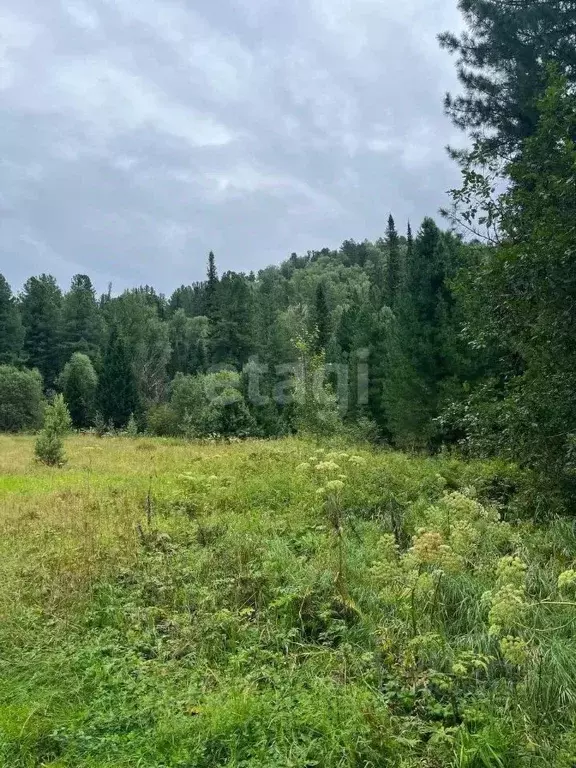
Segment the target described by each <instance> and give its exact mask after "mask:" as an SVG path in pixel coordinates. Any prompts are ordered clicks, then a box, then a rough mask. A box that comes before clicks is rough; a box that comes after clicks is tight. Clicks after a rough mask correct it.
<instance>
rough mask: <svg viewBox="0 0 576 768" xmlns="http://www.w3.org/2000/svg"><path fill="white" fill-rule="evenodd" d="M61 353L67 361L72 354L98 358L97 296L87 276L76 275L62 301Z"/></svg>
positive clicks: (100, 329)
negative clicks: (77, 353)
mask: <svg viewBox="0 0 576 768" xmlns="http://www.w3.org/2000/svg"><path fill="white" fill-rule="evenodd" d="M62 335H63V349H64V353H65V356H66V358H69V357H70V356H71V355H73V354H74V352H82V353H83V354H85V355H88V357H90V359H91V360H92V361H93V362H94V361H95V360H97V359H98V358H99V356H100V347H101V343H102V319H101V317H100V310H99V307H98V303H97V301H96V293H95V291H94V288H93V286H92V282H91V280H90V278H89V277H88V276H87V275H75V276H74V277H73V278H72V284H71V286H70V290H69V291H68V293H67V294H66V295H65V296H64V301H63V334H62Z"/></svg>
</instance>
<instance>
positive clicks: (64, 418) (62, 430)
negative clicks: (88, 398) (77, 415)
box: [35, 395, 72, 467]
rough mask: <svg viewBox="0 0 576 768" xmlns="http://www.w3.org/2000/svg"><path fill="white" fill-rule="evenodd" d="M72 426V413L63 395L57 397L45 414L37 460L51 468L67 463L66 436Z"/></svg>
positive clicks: (37, 446)
mask: <svg viewBox="0 0 576 768" xmlns="http://www.w3.org/2000/svg"><path fill="white" fill-rule="evenodd" d="M71 426H72V419H71V418H70V412H69V410H68V407H67V405H66V403H65V401H64V397H63V396H62V395H56V397H55V398H54V401H53V403H52V404H51V405H49V406H48V407H47V408H46V411H45V414H44V426H43V428H42V431H41V432H40V434H39V435H38V439H37V441H36V449H35V452H36V458H37V459H38V460H39V461H41V462H42V463H43V464H47V465H48V466H51V467H56V466H57V467H61V466H62V465H63V464H65V463H66V456H65V454H64V441H63V437H64V435H65V434H66V433H67V432H68V431H69V429H70V427H71Z"/></svg>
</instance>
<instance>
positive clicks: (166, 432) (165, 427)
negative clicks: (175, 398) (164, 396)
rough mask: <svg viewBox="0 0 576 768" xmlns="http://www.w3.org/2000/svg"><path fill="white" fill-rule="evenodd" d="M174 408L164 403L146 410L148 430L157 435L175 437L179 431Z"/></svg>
mask: <svg viewBox="0 0 576 768" xmlns="http://www.w3.org/2000/svg"><path fill="white" fill-rule="evenodd" d="M178 426H179V425H178V418H177V416H176V414H175V412H174V409H173V408H172V407H171V406H170V405H168V404H166V403H164V404H162V405H154V406H152V407H151V408H149V409H148V411H147V412H146V431H147V432H148V433H149V434H151V435H156V437H175V436H176V435H178V433H179V431H180V430H179V428H178Z"/></svg>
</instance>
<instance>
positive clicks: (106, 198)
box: [0, 0, 459, 291]
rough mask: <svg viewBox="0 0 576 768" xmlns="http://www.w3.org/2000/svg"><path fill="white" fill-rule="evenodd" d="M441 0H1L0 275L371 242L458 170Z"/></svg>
mask: <svg viewBox="0 0 576 768" xmlns="http://www.w3.org/2000/svg"><path fill="white" fill-rule="evenodd" d="M458 24H459V20H458V17H457V14H456V10H455V0H431V1H430V2H428V3H427V4H425V5H424V6H423V4H422V3H420V2H416V0H404V2H402V3H397V4H390V3H383V2H380V0H294V2H293V3H291V4H287V3H280V2H277V0H221V2H218V3H213V2H208V0H199V2H195V3H194V4H192V3H191V2H184V0H139V1H138V2H137V3H136V2H134V1H133V0H61V1H60V2H57V0H51V1H50V2H46V3H42V4H38V3H37V2H35V1H34V0H5V3H4V5H3V9H2V10H0V112H1V120H0V172H1V174H2V182H3V183H2V185H1V187H0V271H1V272H3V273H4V274H5V275H6V276H7V277H8V279H9V280H10V281H11V282H12V284H13V285H14V286H15V287H19V286H20V285H21V283H22V282H23V280H24V279H25V278H26V277H27V276H29V275H30V274H35V273H38V272H40V271H47V272H52V273H53V274H55V275H56V277H57V278H58V279H59V280H60V282H61V283H63V284H66V283H67V282H68V281H69V279H70V277H71V276H72V274H74V273H75V272H78V271H85V272H87V273H89V274H91V275H93V276H94V277H95V280H96V282H97V284H98V287H99V288H100V289H103V288H104V287H105V285H106V283H107V282H108V281H112V282H113V284H114V285H115V287H116V288H117V289H122V288H124V287H126V286H129V285H133V284H137V283H142V282H146V283H150V284H154V285H156V286H158V288H159V289H161V290H164V291H170V290H171V289H173V288H174V287H175V286H176V285H178V284H180V283H181V282H188V281H192V280H197V279H201V278H202V275H203V273H204V264H205V258H206V253H207V251H208V250H209V249H214V250H215V252H216V254H217V259H218V263H219V266H220V268H221V269H242V270H250V269H258V268H260V267H263V266H266V265H267V264H269V263H273V262H277V261H279V260H281V259H282V258H285V257H286V256H288V255H289V254H290V253H291V252H292V251H306V250H308V249H313V248H320V247H323V246H325V245H328V246H333V247H335V246H337V245H338V244H339V243H340V242H342V240H344V239H345V238H348V237H354V238H355V239H363V238H364V237H369V238H376V237H378V236H379V235H380V234H381V233H382V231H383V229H384V226H385V221H386V218H387V215H388V212H389V211H392V212H393V213H394V215H395V217H396V219H397V223H398V225H399V226H400V227H403V226H404V225H405V222H406V220H407V219H408V218H410V219H411V220H412V222H413V223H414V224H417V223H418V221H419V220H420V219H421V218H422V217H423V216H424V215H426V214H432V215H434V214H435V212H436V210H437V209H438V207H439V206H440V205H442V204H443V203H444V195H443V193H444V191H445V190H446V189H447V188H448V187H450V186H452V185H453V183H454V181H455V180H456V171H455V169H454V167H453V166H452V163H451V162H450V160H449V159H448V158H447V157H446V156H445V153H444V149H443V148H444V145H445V144H446V143H449V142H450V141H452V140H453V139H454V131H453V129H452V127H451V126H450V124H449V123H448V121H447V120H446V118H445V117H444V116H443V115H442V105H441V99H442V94H443V92H444V91H445V90H446V89H447V88H450V87H453V85H454V74H453V67H452V62H451V61H450V60H449V59H447V57H446V55H445V54H444V53H443V52H441V51H440V50H439V49H438V46H437V44H436V41H435V35H436V33H437V32H438V31H440V30H442V29H444V28H445V27H448V28H454V27H455V26H457V25H458Z"/></svg>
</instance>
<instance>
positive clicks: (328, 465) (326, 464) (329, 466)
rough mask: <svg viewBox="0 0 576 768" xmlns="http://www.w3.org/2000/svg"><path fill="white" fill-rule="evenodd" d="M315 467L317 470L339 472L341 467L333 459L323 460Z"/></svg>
mask: <svg viewBox="0 0 576 768" xmlns="http://www.w3.org/2000/svg"><path fill="white" fill-rule="evenodd" d="M314 469H315V470H316V471H317V472H337V471H338V470H339V469H340V467H339V466H338V464H336V463H335V462H333V461H321V462H320V463H319V464H317V465H316V466H315V467H314Z"/></svg>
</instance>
